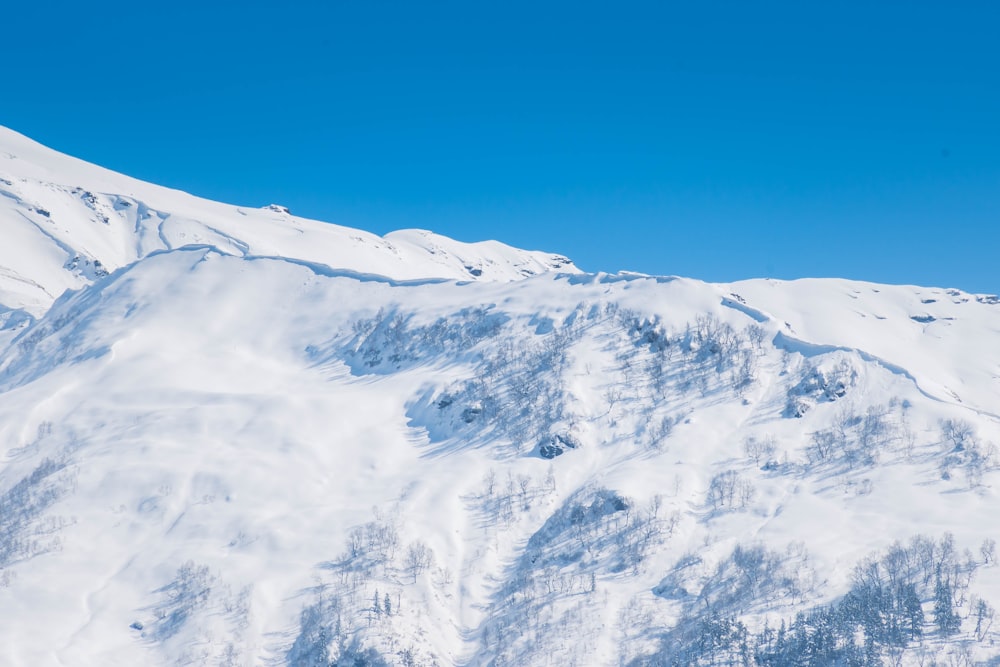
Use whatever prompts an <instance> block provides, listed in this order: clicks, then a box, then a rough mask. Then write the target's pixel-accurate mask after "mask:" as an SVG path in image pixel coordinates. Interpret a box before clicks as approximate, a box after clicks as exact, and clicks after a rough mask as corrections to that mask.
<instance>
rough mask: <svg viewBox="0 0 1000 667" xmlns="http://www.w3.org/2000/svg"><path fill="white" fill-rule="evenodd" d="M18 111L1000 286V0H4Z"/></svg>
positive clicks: (726, 257) (526, 236) (203, 169)
mask: <svg viewBox="0 0 1000 667" xmlns="http://www.w3.org/2000/svg"><path fill="white" fill-rule="evenodd" d="M3 14H4V16H3V22H4V31H3V32H4V35H3V39H2V41H0V56H2V62H3V75H2V78H0V124H4V125H7V126H9V127H11V128H13V129H15V130H18V131H20V132H23V133H25V134H27V135H29V136H31V137H33V138H35V139H37V140H39V141H41V142H42V143H45V144H48V145H50V146H52V147H54V148H57V149H59V150H61V151H64V152H67V153H71V154H73V155H76V156H78V157H81V158H84V159H86V160H89V161H92V162H97V163H98V164H102V165H104V166H107V167H110V168H112V169H115V170H117V171H122V172H125V173H127V174H130V175H133V176H137V177H139V178H143V179H145V180H150V181H155V182H158V183H162V184H165V185H169V186H172V187H177V188H181V189H184V190H187V191H190V192H193V193H195V194H198V195H202V196H205V197H209V198H213V199H220V200H224V201H229V202H233V203H239V204H245V205H264V204H268V203H271V202H277V203H282V204H285V205H287V206H289V207H290V208H291V209H292V211H293V213H296V214H299V215H303V216H309V217H314V218H319V219H323V220H329V221H333V222H337V223H341V224H346V225H351V226H356V227H361V228H364V229H368V230H371V231H375V232H378V233H385V232H387V231H390V230H392V229H397V228H403V227H421V228H427V229H432V230H434V231H437V232H439V233H442V234H446V235H449V236H453V237H456V238H459V239H462V240H468V241H473V240H481V239H486V238H498V239H500V240H502V241H505V242H507V243H511V244H513V245H517V246H521V247H527V248H538V249H545V250H551V251H555V252H561V253H564V254H567V255H569V256H570V257H572V258H573V259H575V260H576V262H577V263H578V264H579V265H580V266H581V267H583V268H585V269H588V270H606V271H616V270H619V269H630V270H637V271H643V272H649V273H658V274H681V275H689V276H693V277H697V278H702V279H706V280H716V281H722V280H733V279H739V278H745V277H757V276H772V277H778V278H795V277H803V276H844V277H849V278H857V279H865V280H875V281H882V282H911V283H920V284H933V285H943V286H956V287H961V288H964V289H967V290H971V291H982V292H997V291H1000V262H998V257H1000V37H998V35H1000V5H998V3H996V2H986V1H983V2H961V1H955V2H943V1H941V0H935V1H933V2H926V1H921V0H906V1H899V2H876V1H874V0H868V1H866V2H849V1H845V2H836V3H812V2H801V1H788V2H711V1H706V2H666V1H664V2H648V3H629V2H614V3H612V2H604V3H593V2H549V3H545V2H524V3H522V2H510V1H505V2H469V1H465V2H412V1H411V2H381V1H378V0H345V1H336V0H332V1H329V2H320V1H319V0H315V1H314V2H308V3H304V2H297V1H295V0H289V1H286V2H280V3H278V2H274V3H260V2H253V1H249V2H242V3H235V2H232V3H213V2H203V3H193V2H188V0H178V1H175V2H169V3H166V2H162V3H160V2H151V3H143V2H133V1H130V2H127V3H125V2H122V3H115V2H101V1H100V0H97V1H96V2H79V1H76V2H59V1H54V2H46V3H42V2H38V3H27V2H18V3H12V6H5V7H4V12H3Z"/></svg>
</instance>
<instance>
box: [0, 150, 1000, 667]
mask: <svg viewBox="0 0 1000 667" xmlns="http://www.w3.org/2000/svg"><path fill="white" fill-rule="evenodd" d="M0 139H2V141H0V149H2V151H4V152H5V154H9V155H16V156H17V157H16V158H14V157H10V158H6V159H0V177H2V178H3V179H4V181H3V182H2V183H0V187H2V188H3V192H4V193H5V197H4V198H3V199H0V202H2V206H3V207H5V208H3V209H2V210H0V234H2V236H0V273H2V276H3V278H2V279H0V280H2V282H0V287H2V289H3V295H2V298H0V303H3V304H5V306H6V309H7V310H5V311H3V312H2V313H0V327H3V330H2V332H0V333H2V336H3V337H0V664H4V665H7V664H10V665H30V666H36V665H40V666H44V665H147V664H148V665H178V664H182V665H275V664H290V665H309V666H314V665H331V664H337V665H385V664H391V665H435V664H436V665H574V664H575V665H622V664H623V665H672V664H680V665H685V664H716V665H718V664H756V665H792V664H796V665H800V664H812V665H829V664H914V665H916V664H924V665H926V664H931V661H932V660H936V661H938V664H956V665H958V664H973V663H974V661H980V662H982V663H986V664H998V659H997V657H998V656H1000V644H998V643H997V641H998V640H1000V635H998V634H997V630H998V628H997V627H994V623H993V617H994V606H995V605H997V604H1000V568H997V567H995V558H996V552H995V542H994V540H995V539H996V538H997V536H998V533H1000V528H998V525H997V522H996V519H995V517H996V515H997V508H998V497H997V485H998V484H1000V471H998V470H997V462H998V459H997V452H996V449H995V446H994V443H997V442H1000V416H998V413H1000V407H998V406H1000V304H998V303H997V299H996V297H989V296H982V295H979V296H977V295H970V294H966V293H963V292H960V291H957V290H948V289H930V288H916V287H903V286H884V285H873V284H866V283H856V282H850V281H841V280H807V281H795V282H790V283H789V282H778V281H768V280H759V281H747V282H743V283H737V284H732V285H712V284H706V283H702V282H698V281H694V280H688V279H683V278H656V277H647V276H640V275H633V274H627V275H605V274H600V275H589V274H581V273H579V272H578V271H577V270H576V269H575V268H574V267H573V266H572V264H570V263H569V262H568V260H565V259H563V258H561V257H558V256H556V255H546V254H543V253H529V252H523V251H519V250H515V249H512V248H508V247H506V246H502V245H500V244H496V243H488V244H474V245H464V244H460V243H456V242H454V241H449V240H448V239H443V238H441V237H436V236H433V235H429V234H427V233H424V232H404V233H398V234H391V235H389V236H387V237H386V238H385V239H380V238H378V237H375V236H372V235H370V234H366V233H364V232H359V231H356V230H350V229H346V228H342V227H336V226H334V225H325V224H323V223H317V222H310V221H304V220H299V219H297V218H294V217H292V216H290V215H288V214H285V213H282V212H277V211H271V210H247V209H239V208H236V207H232V206H226V205H222V204H215V203H211V202H205V201H202V200H198V199H195V198H193V197H190V196H188V195H186V194H183V193H178V192H173V191H169V190H165V189H161V188H157V187H155V186H151V185H146V184H143V183H139V182H136V181H132V180H131V179H128V178H125V177H122V176H119V175H116V174H112V173H109V172H106V171H103V170H100V169H98V168H96V167H93V166H90V165H85V164H83V163H80V162H77V161H75V160H73V159H71V158H68V157H65V156H62V155H59V154H57V153H53V152H51V151H48V150H47V149H44V148H42V147H39V146H37V145H36V144H33V143H31V142H30V141H28V140H27V139H24V138H23V137H20V136H19V135H16V134H14V133H11V132H9V131H3V133H2V134H0ZM0 158H2V155H0ZM84 193H89V196H88V195H87V194H84ZM122 202H128V203H129V204H128V205H127V206H123V205H122ZM37 209H43V210H44V212H45V213H44V214H43V213H41V212H39V211H38V210H37ZM102 216H103V217H102ZM77 255H78V256H79V259H78V260H76V262H75V264H74V258H76V256H77ZM97 260H99V261H100V265H98V264H97ZM470 267H471V268H470ZM477 272H479V273H477ZM67 289H71V290H75V291H65V290H67ZM60 295H61V296H60Z"/></svg>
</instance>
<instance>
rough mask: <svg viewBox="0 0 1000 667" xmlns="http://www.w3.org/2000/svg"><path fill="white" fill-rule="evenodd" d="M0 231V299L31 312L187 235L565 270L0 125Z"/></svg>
mask: <svg viewBox="0 0 1000 667" xmlns="http://www.w3.org/2000/svg"><path fill="white" fill-rule="evenodd" d="M0 235H2V236H0V307H3V306H5V307H6V308H7V309H23V310H25V311H27V312H28V313H30V314H32V315H34V316H37V315H39V314H41V313H42V312H44V311H45V309H46V308H48V306H49V305H51V303H52V301H53V300H54V299H55V298H56V297H58V296H59V295H60V294H62V292H63V291H64V290H66V289H76V288H79V287H81V286H83V285H86V284H89V283H90V282H92V281H93V280H94V278H96V277H100V276H102V275H105V274H106V273H107V272H108V271H111V270H114V269H116V268H119V267H122V266H126V265H128V264H130V263H132V262H134V261H135V260H137V259H139V258H141V257H145V256H146V255H148V254H149V253H151V252H153V251H155V250H163V249H168V248H177V247H181V246H184V245H190V244H211V245H214V246H216V247H217V248H219V249H220V250H221V251H223V252H228V253H232V254H237V255H259V256H269V255H273V256H280V257H286V258H291V259H299V260H303V261H309V262H316V263H319V264H322V265H326V266H331V267H336V268H338V269H349V270H353V271H360V272H370V273H377V274H379V275H383V276H388V277H391V278H395V279H397V280H412V279H424V278H446V279H453V280H517V279H520V278H523V277H525V276H529V275H534V274H537V273H542V272H545V271H551V270H559V271H563V272H573V271H576V269H575V268H574V267H573V265H572V264H571V263H570V262H569V260H567V259H566V258H565V257H560V256H557V255H551V254H547V253H541V252H528V251H523V250H517V249H515V248H511V247H509V246H505V245H503V244H501V243H497V242H495V241H488V242H484V243H475V244H466V243H459V242H456V241H453V240H451V239H448V238H445V237H442V236H438V235H436V234H432V233H430V232H425V231H418V230H408V231H402V232H395V233H393V234H389V235H388V236H386V237H385V238H381V237H378V236H375V235H374V234H370V233H367V232H363V231H360V230H357V229H350V228H347V227H340V226H337V225H332V224H326V223H321V222H316V221H312V220H304V219H302V218H297V217H295V216H293V215H291V214H289V212H288V211H287V210H286V209H284V208H282V207H280V206H275V205H272V206H267V207H264V208H262V209H255V208H247V207H238V206H231V205H228V204H219V203H216V202H211V201H207V200H204V199H199V198H197V197H192V196H191V195H188V194H186V193H183V192H179V191H176V190H169V189H167V188H162V187H159V186H155V185H150V184H148V183H143V182H141V181H137V180H135V179H132V178H128V177H126V176H122V175H120V174H116V173H114V172H111V171H108V170H106V169H102V168H100V167H96V166H94V165H91V164H87V163H85V162H82V161H80V160H77V159H74V158H71V157H69V156H66V155H62V154H60V153H57V152H55V151H52V150H50V149H48V148H45V147H44V146H41V145H39V144H37V143H35V142H33V141H31V140H30V139H28V138H27V137H24V136H22V135H20V134H17V133H16V132H13V131H11V130H9V129H6V128H3V127H0ZM0 314H2V311H0Z"/></svg>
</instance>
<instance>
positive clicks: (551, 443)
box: [538, 433, 580, 459]
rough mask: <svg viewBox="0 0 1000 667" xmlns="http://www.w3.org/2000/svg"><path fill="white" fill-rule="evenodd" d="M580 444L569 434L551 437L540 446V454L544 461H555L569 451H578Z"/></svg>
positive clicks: (558, 434)
mask: <svg viewBox="0 0 1000 667" xmlns="http://www.w3.org/2000/svg"><path fill="white" fill-rule="evenodd" d="M579 446H580V442H579V441H578V440H577V439H576V438H574V437H573V436H572V435H570V434H569V433H557V434H555V435H550V436H549V437H548V438H546V439H544V440H543V441H542V442H541V443H539V445H538V454H539V456H541V457H542V458H543V459H554V458H555V457H557V456H561V455H562V454H563V453H564V452H565V451H566V450H567V449H576V448H577V447H579Z"/></svg>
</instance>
